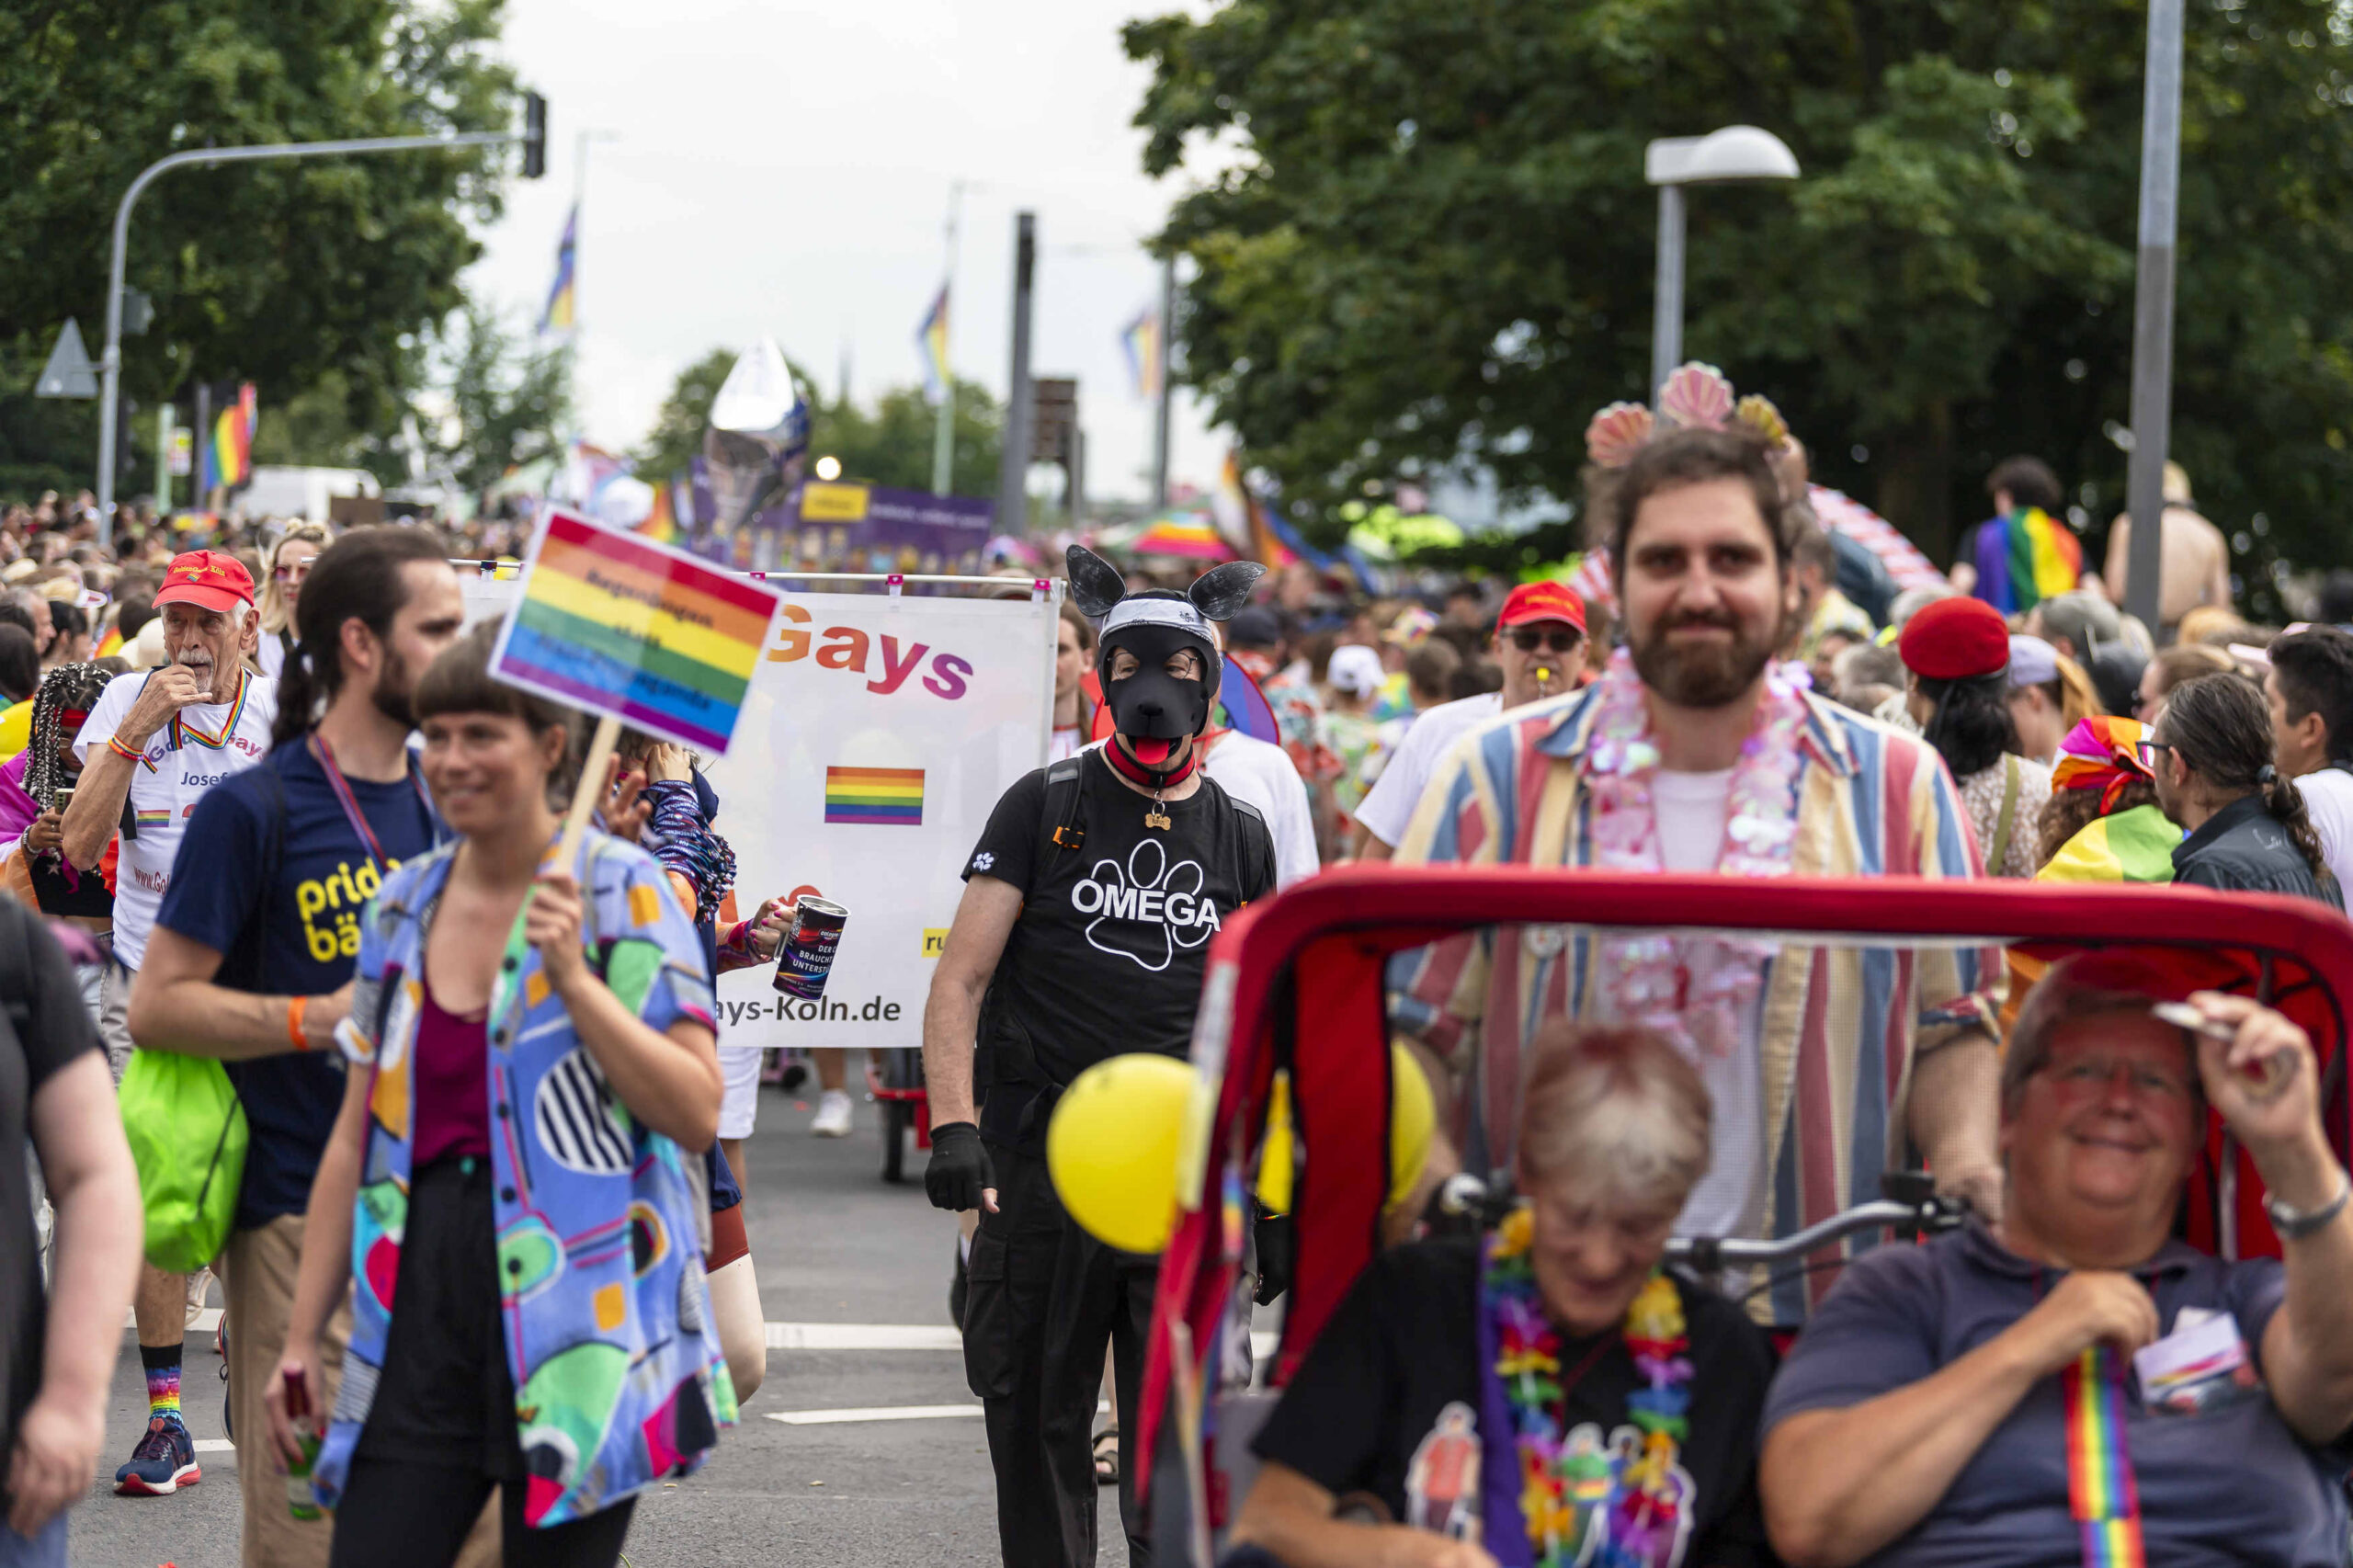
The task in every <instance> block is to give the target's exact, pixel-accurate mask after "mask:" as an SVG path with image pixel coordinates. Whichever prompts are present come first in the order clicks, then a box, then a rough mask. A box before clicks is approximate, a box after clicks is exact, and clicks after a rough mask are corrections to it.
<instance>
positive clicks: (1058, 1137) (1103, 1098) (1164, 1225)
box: [1046, 1051, 1193, 1252]
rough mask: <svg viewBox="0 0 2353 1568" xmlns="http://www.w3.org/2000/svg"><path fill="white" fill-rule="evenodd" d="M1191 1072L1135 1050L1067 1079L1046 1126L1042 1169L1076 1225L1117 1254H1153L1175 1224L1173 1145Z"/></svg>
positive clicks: (1172, 1060) (1171, 1059)
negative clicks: (1069, 1080)
mask: <svg viewBox="0 0 2353 1568" xmlns="http://www.w3.org/2000/svg"><path fill="white" fill-rule="evenodd" d="M1192 1094H1193V1069H1192V1067H1191V1066H1190V1065H1189V1064H1188V1063H1187V1062H1179V1061H1177V1060H1176V1058H1175V1057H1172V1056H1161V1055H1157V1054H1154V1053H1152V1052H1148V1051H1143V1052H1136V1053H1134V1054H1131V1055H1127V1056H1114V1057H1111V1058H1109V1059H1108V1060H1107V1061H1103V1062H1097V1063H1096V1064H1095V1065H1094V1066H1092V1067H1089V1068H1088V1069H1087V1070H1086V1072H1084V1073H1081V1074H1079V1075H1078V1076H1077V1077H1076V1078H1074V1079H1073V1080H1071V1085H1070V1087H1069V1088H1067V1089H1065V1090H1063V1097H1062V1100H1061V1101H1060V1103H1058V1104H1057V1105H1056V1106H1055V1107H1054V1117H1053V1120H1052V1121H1051V1122H1049V1123H1048V1124H1047V1127H1046V1171H1047V1174H1048V1175H1050V1176H1051V1177H1052V1178H1053V1183H1054V1191H1055V1192H1056V1193H1057V1194H1059V1195H1060V1196H1061V1198H1062V1200H1063V1209H1065V1210H1068V1211H1069V1214H1070V1217H1071V1218H1072V1219H1074V1220H1075V1221H1078V1224H1079V1228H1080V1229H1082V1230H1084V1231H1085V1232H1086V1233H1087V1234H1088V1235H1090V1236H1093V1237H1094V1238H1095V1239H1096V1240H1097V1241H1099V1242H1101V1243H1103V1244H1105V1245H1106V1246H1114V1247H1118V1248H1119V1249H1120V1251H1122V1252H1158V1251H1160V1249H1161V1248H1163V1247H1165V1246H1166V1245H1167V1244H1168V1238H1169V1236H1170V1234H1171V1233H1173V1232H1174V1231H1175V1230H1176V1145H1177V1142H1178V1138H1179V1135H1180V1134H1181V1132H1182V1131H1183V1128H1184V1124H1185V1112H1186V1108H1187V1107H1188V1105H1189V1104H1190V1103H1191V1099H1192Z"/></svg>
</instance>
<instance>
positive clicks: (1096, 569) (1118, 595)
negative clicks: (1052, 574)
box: [1063, 544, 1128, 620]
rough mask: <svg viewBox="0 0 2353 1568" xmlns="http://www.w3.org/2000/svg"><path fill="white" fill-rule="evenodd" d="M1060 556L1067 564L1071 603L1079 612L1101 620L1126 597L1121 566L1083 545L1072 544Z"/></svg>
mask: <svg viewBox="0 0 2353 1568" xmlns="http://www.w3.org/2000/svg"><path fill="white" fill-rule="evenodd" d="M1063 559H1064V560H1065V561H1067V562H1069V564H1070V597H1071V602H1072V603H1073V604H1075V605H1076V606H1078V608H1079V609H1080V611H1081V612H1082V613H1084V614H1086V615H1087V616H1089V617H1091V618H1092V619H1097V620H1100V619H1103V618H1104V617H1105V616H1107V615H1108V614H1110V613H1111V607H1112V606H1113V605H1115V604H1118V603H1119V602H1120V600H1121V599H1123V598H1126V597H1128V582H1127V579H1126V578H1124V577H1122V576H1120V569H1119V568H1118V567H1116V566H1114V565H1112V564H1111V563H1110V562H1108V561H1106V560H1104V559H1103V558H1102V557H1101V556H1099V555H1097V554H1096V553H1095V552H1094V551H1091V550H1089V549H1087V548H1086V546H1085V545H1083V544H1074V545H1072V546H1071V547H1070V551H1069V552H1068V553H1067V554H1066V555H1065V556H1064V557H1063Z"/></svg>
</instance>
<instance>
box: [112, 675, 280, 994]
mask: <svg viewBox="0 0 2353 1568" xmlns="http://www.w3.org/2000/svg"><path fill="white" fill-rule="evenodd" d="M150 673H152V672H149V671H143V670H142V671H134V672H133V673H131V674H130V675H124V676H115V677H114V679H112V680H110V681H108V682H107V688H106V690H104V691H102V692H100V693H99V694H98V700H97V706H95V707H93V708H92V709H91V710H90V717H89V720H88V721H87V722H85V723H84V724H83V726H82V732H81V733H79V734H77V735H75V736H74V756H76V757H79V758H80V759H81V760H82V762H83V763H84V764H85V766H86V765H87V764H88V762H89V760H90V754H91V752H92V751H94V750H100V749H103V748H104V747H105V745H106V744H107V742H108V740H109V739H111V738H112V736H113V735H114V733H115V730H116V729H117V727H118V726H119V725H120V724H121V723H122V722H123V720H124V719H126V718H128V717H129V716H130V714H131V704H133V703H135V702H137V701H138V700H139V693H140V691H141V690H142V688H143V687H145V686H146V684H147V676H148V675H149V674H150ZM277 717H278V683H277V682H276V681H274V680H272V679H270V678H269V677H268V676H257V675H254V674H252V673H250V672H248V673H247V674H246V675H245V677H244V685H243V687H241V688H240V690H239V692H238V694H237V700H236V701H235V702H234V703H228V702H208V703H204V704H201V705H199V706H196V707H190V708H183V709H181V710H180V711H179V722H178V723H177V724H176V725H175V724H173V723H172V722H169V721H166V722H165V724H164V726H163V727H162V728H161V729H159V730H157V731H156V732H155V733H153V734H152V735H150V736H148V737H147V749H146V754H145V760H144V761H143V762H142V763H140V764H139V765H138V766H136V767H133V768H132V769H131V812H132V814H133V816H134V819H135V820H136V821H137V823H138V824H139V836H138V837H136V838H127V839H125V840H123V844H122V854H121V858H120V859H119V861H118V863H117V867H116V873H115V892H114V955H115V957H116V958H118V959H119V960H122V962H123V965H124V967H126V968H129V969H133V970H135V969H137V968H138V967H139V965H140V963H141V961H142V960H144V959H145V958H146V956H147V933H148V932H149V931H150V930H152V929H153V927H154V925H155V914H156V911H158V910H160V909H162V908H163V906H164V890H165V888H167V887H169V886H170V885H171V881H172V857H173V856H174V855H175V854H176V853H178V850H179V846H180V838H181V835H184V834H185V833H187V831H188V814H189V813H190V812H193V811H195V810H196V802H197V798H198V797H199V796H200V795H202V794H203V793H204V792H205V790H209V789H210V788H211V787H212V786H213V785H215V784H218V783H219V782H221V780H222V779H223V778H227V777H228V776H229V775H230V774H232V773H239V772H243V771H244V769H246V768H248V767H252V766H253V765H254V764H255V763H256V762H259V761H260V760H261V759H262V758H263V757H264V756H267V754H268V751H269V726H270V723H271V722H272V721H273V720H275V719H276V718H277Z"/></svg>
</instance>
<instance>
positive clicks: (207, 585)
mask: <svg viewBox="0 0 2353 1568" xmlns="http://www.w3.org/2000/svg"><path fill="white" fill-rule="evenodd" d="M154 602H155V608H157V609H162V608H164V607H165V605H194V606H196V607H197V608H199V609H210V610H218V611H219V612H221V613H222V614H223V615H226V614H227V613H228V612H229V610H230V609H231V608H233V607H234V606H236V605H240V604H248V605H249V604H251V603H253V602H254V577H253V574H252V573H250V572H248V571H246V570H245V563H244V562H242V561H240V560H238V559H237V558H236V557H235V556H233V555H232V554H230V553H229V552H228V551H225V550H191V551H188V553H187V554H185V555H175V556H173V557H172V566H171V570H170V571H168V572H166V573H165V574H164V585H163V586H162V587H160V588H158V589H156V590H155V601H154Z"/></svg>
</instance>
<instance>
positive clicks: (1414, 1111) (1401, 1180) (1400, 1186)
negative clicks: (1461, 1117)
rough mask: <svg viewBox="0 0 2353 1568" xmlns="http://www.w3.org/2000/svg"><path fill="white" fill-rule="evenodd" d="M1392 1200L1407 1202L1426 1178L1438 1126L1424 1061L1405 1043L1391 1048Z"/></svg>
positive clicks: (1390, 1181)
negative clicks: (1434, 1135) (1418, 1184)
mask: <svg viewBox="0 0 2353 1568" xmlns="http://www.w3.org/2000/svg"><path fill="white" fill-rule="evenodd" d="M1389 1089H1390V1095H1389V1201H1390V1202H1391V1203H1392V1204H1398V1203H1403V1202H1404V1201H1405V1199H1407V1198H1408V1197H1410V1196H1412V1194H1413V1191H1414V1185H1415V1183H1416V1182H1418V1181H1420V1180H1421V1179H1422V1166H1423V1165H1426V1164H1427V1163H1428V1160H1429V1157H1430V1133H1431V1131H1432V1130H1434V1129H1435V1128H1436V1127H1437V1126H1438V1102H1437V1101H1436V1100H1434V1099H1432V1098H1431V1097H1430V1081H1429V1077H1428V1075H1427V1074H1425V1073H1423V1071H1422V1063H1421V1062H1420V1060H1419V1059H1418V1058H1417V1057H1415V1055H1414V1053H1413V1052H1412V1051H1408V1050H1406V1049H1405V1048H1404V1046H1402V1045H1394V1044H1392V1045H1391V1046H1390V1048H1389Z"/></svg>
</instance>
